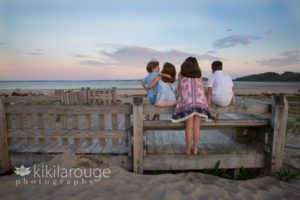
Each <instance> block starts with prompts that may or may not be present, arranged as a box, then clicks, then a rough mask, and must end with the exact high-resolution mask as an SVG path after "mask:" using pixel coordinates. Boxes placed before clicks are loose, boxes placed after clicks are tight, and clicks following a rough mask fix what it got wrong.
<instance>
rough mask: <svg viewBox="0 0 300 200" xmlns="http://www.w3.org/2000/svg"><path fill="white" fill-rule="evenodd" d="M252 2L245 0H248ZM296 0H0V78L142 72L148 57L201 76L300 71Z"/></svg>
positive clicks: (125, 76)
mask: <svg viewBox="0 0 300 200" xmlns="http://www.w3.org/2000/svg"><path fill="white" fill-rule="evenodd" d="M245 2H247V3H245ZM299 9H300V1H298V0H281V1H280V0H278V1H277V0H269V1H267V0H252V1H241V0H224V1H221V0H203V1H200V0H198V1H194V0H172V1H171V0H164V1H163V0H151V1H150V0H144V1H143V0H139V1H137V0H136V1H135V0H119V1H116V0H98V1H96V0H61V1H59V0H26V1H24V0H0V80H100V79H141V78H143V77H144V76H145V75H146V74H147V73H146V69H145V67H146V64H147V62H148V61H149V60H151V59H157V60H159V61H160V65H161V67H162V65H163V63H164V62H166V61H168V62H171V63H173V64H175V66H176V67H177V69H179V68H180V65H181V63H182V62H183V60H184V59H185V58H186V57H188V56H195V57H196V58H197V59H198V61H199V64H200V67H201V70H202V71H203V73H204V76H208V75H209V74H210V73H211V70H210V63H211V62H212V61H214V60H221V61H223V63H224V69H225V71H227V72H228V73H229V74H230V75H231V76H232V77H233V78H235V77H238V76H243V75H247V74H253V73H262V72H267V71H274V72H278V73H281V72H284V71H297V72H300V12H299Z"/></svg>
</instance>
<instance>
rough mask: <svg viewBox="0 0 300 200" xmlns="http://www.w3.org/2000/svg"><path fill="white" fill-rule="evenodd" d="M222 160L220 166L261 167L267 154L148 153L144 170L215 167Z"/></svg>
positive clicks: (232, 167) (233, 167)
mask: <svg viewBox="0 0 300 200" xmlns="http://www.w3.org/2000/svg"><path fill="white" fill-rule="evenodd" d="M218 160H220V168H231V169H235V168H241V167H244V168H259V167H264V166H265V154H258V153H249V154H247V156H245V155H243V154H200V155H197V156H187V155H178V154H175V155H169V154H168V155H148V156H146V157H145V158H144V166H143V167H144V170H192V169H194V170H196V169H206V168H213V167H214V166H215V164H216V162H217V161H218Z"/></svg>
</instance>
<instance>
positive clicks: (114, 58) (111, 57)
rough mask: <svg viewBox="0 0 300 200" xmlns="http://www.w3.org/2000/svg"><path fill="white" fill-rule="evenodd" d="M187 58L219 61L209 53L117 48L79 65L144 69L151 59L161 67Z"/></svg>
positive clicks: (105, 51)
mask: <svg viewBox="0 0 300 200" xmlns="http://www.w3.org/2000/svg"><path fill="white" fill-rule="evenodd" d="M189 56H194V57H196V58H197V59H198V60H199V61H210V62H211V61H213V60H217V59H220V58H219V57H216V56H213V55H211V54H209V53H204V54H197V53H189V52H185V51H180V50H176V49H171V50H168V51H162V50H157V49H152V48H147V47H141V46H119V47H117V48H115V49H114V51H112V50H111V49H109V50H108V51H107V46H106V47H105V49H104V50H103V49H101V50H100V51H98V57H97V59H96V60H83V61H81V62H80V63H81V64H83V65H91V66H97V67H105V66H108V65H109V66H115V67H116V66H119V67H135V68H136V67H145V65H146V64H147V63H148V62H149V60H151V59H156V60H158V61H160V64H161V65H162V64H163V63H164V62H171V63H173V64H174V65H180V64H181V63H182V62H183V61H184V59H186V58H187V57H189Z"/></svg>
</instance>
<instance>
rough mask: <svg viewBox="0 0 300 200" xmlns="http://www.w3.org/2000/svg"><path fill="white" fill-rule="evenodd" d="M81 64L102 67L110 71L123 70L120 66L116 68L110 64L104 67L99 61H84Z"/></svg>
mask: <svg viewBox="0 0 300 200" xmlns="http://www.w3.org/2000/svg"><path fill="white" fill-rule="evenodd" d="M79 63H80V64H82V65H89V66H94V67H102V68H108V69H112V68H115V69H118V68H121V67H119V66H114V65H110V64H107V65H103V62H101V61H97V60H82V61H80V62H79Z"/></svg>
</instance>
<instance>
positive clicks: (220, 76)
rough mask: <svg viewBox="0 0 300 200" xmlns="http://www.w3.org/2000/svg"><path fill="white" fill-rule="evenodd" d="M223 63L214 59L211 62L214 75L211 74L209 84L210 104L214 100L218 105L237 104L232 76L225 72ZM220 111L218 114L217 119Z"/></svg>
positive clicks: (208, 97)
mask: <svg viewBox="0 0 300 200" xmlns="http://www.w3.org/2000/svg"><path fill="white" fill-rule="evenodd" d="M222 68H223V63H222V62H221V61H214V62H213V63H212V64H211V69H212V75H210V77H209V79H208V84H207V87H208V88H207V100H208V105H210V104H211V102H213V103H214V104H216V105H218V106H228V105H230V104H231V105H235V95H234V93H233V91H232V87H233V82H232V79H231V78H230V76H229V75H228V74H227V73H225V72H223V70H222ZM218 118H219V113H217V114H216V119H218Z"/></svg>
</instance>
